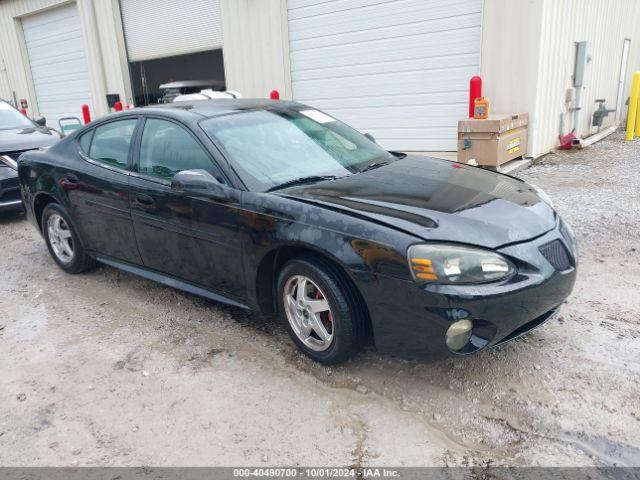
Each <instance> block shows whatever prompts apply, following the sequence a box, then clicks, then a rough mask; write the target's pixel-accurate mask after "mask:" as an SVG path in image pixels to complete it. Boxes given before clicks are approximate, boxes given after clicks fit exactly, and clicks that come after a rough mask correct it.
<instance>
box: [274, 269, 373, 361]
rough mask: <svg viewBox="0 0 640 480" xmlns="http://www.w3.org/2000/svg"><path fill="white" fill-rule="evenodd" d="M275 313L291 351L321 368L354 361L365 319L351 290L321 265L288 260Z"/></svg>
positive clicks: (281, 279)
mask: <svg viewBox="0 0 640 480" xmlns="http://www.w3.org/2000/svg"><path fill="white" fill-rule="evenodd" d="M278 313H279V316H280V318H281V319H282V321H283V322H284V323H285V325H286V326H287V330H288V331H289V335H290V336H291V338H292V339H293V341H294V342H295V343H296V345H297V346H298V347H299V348H300V349H301V350H302V351H303V352H304V353H305V354H306V355H308V356H309V357H311V358H312V359H314V360H316V361H317V362H320V363H324V364H334V363H339V362H342V361H344V360H346V359H348V358H350V357H352V356H353V355H355V354H356V353H357V352H358V351H359V350H360V348H361V346H362V344H363V341H364V336H365V328H364V325H365V318H366V313H365V312H364V311H363V308H362V307H361V305H360V303H359V302H358V301H357V297H356V294H355V292H354V291H353V287H352V286H351V285H349V283H348V282H347V281H346V279H344V278H343V276H342V275H341V274H340V272H339V271H338V270H337V269H336V268H335V267H333V265H330V264H328V263H327V262H324V261H321V260H316V259H294V260H290V261H289V262H287V263H286V264H285V266H284V267H283V268H282V270H281V272H280V275H279V277H278Z"/></svg>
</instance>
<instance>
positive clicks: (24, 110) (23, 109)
mask: <svg viewBox="0 0 640 480" xmlns="http://www.w3.org/2000/svg"><path fill="white" fill-rule="evenodd" d="M20 113H21V114H23V115H24V116H25V117H26V116H27V109H26V108H21V109H20Z"/></svg>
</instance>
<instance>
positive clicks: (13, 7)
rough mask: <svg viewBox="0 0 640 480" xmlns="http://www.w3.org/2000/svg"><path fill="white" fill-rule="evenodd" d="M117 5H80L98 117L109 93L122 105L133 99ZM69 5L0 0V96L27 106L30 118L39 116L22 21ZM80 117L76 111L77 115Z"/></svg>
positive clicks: (106, 0)
mask: <svg viewBox="0 0 640 480" xmlns="http://www.w3.org/2000/svg"><path fill="white" fill-rule="evenodd" d="M117 1H118V0H78V1H77V2H75V3H77V5H78V12H79V14H80V17H81V22H82V30H83V31H82V34H83V40H84V43H85V51H86V57H87V63H88V69H89V76H90V79H91V89H92V99H93V105H91V107H92V109H93V110H94V111H95V113H96V114H97V115H104V114H105V113H108V109H107V104H106V94H107V93H118V94H120V96H121V98H122V99H123V100H126V99H128V98H129V97H130V96H131V91H130V85H129V81H128V75H129V74H128V70H127V64H126V57H124V59H123V55H124V44H123V42H122V41H121V40H120V39H119V38H120V37H121V36H122V32H121V30H122V29H121V26H120V24H119V21H120V20H119V10H118V4H117ZM69 3H74V2H69V1H68V0H4V1H0V57H2V58H3V59H4V66H5V68H6V71H3V70H2V62H0V96H2V97H3V98H7V99H11V98H12V93H13V92H15V94H16V97H17V98H26V99H27V100H28V101H29V107H30V108H29V114H31V115H35V114H38V113H39V112H38V110H37V103H36V98H35V93H34V89H33V82H32V79H31V75H30V72H29V67H28V65H29V59H28V55H27V52H26V49H25V45H24V38H23V34H22V25H21V20H20V19H21V17H24V16H26V15H31V14H34V13H38V12H41V11H43V10H45V9H49V8H55V7H56V6H59V5H64V4H69ZM78 114H80V112H79V111H78Z"/></svg>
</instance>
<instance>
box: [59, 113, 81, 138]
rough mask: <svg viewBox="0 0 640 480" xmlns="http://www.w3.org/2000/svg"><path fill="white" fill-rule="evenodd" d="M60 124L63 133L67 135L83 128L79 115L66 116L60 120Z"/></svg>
mask: <svg viewBox="0 0 640 480" xmlns="http://www.w3.org/2000/svg"><path fill="white" fill-rule="evenodd" d="M58 126H59V127H60V131H61V132H62V135H63V136H66V135H69V134H70V133H71V132H75V131H76V130H79V129H80V128H82V122H81V121H80V119H79V118H78V117H64V118H61V119H60V120H58Z"/></svg>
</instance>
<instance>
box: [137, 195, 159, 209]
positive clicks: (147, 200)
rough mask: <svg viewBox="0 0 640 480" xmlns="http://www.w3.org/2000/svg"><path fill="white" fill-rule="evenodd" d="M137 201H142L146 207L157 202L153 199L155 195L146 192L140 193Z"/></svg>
mask: <svg viewBox="0 0 640 480" xmlns="http://www.w3.org/2000/svg"><path fill="white" fill-rule="evenodd" d="M136 202H138V203H140V204H141V205H144V206H145V207H151V206H152V205H153V204H154V203H155V200H154V199H153V197H151V196H149V195H145V194H144V193H139V194H137V195H136Z"/></svg>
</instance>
